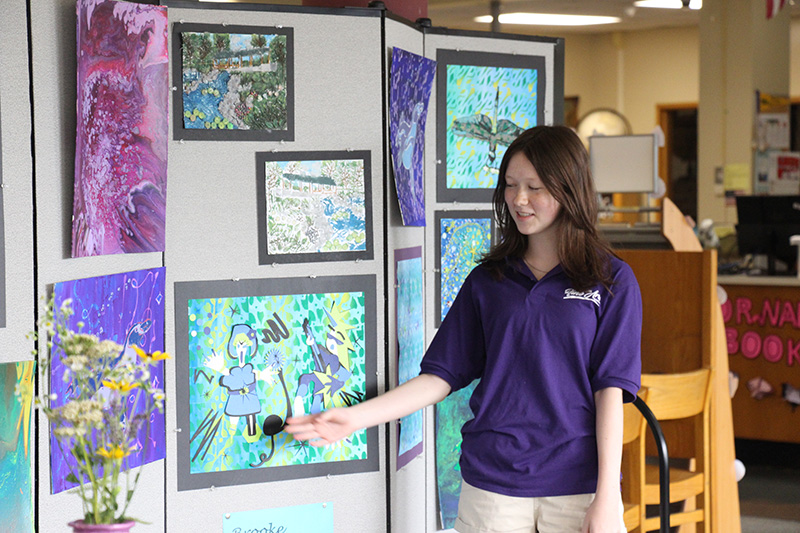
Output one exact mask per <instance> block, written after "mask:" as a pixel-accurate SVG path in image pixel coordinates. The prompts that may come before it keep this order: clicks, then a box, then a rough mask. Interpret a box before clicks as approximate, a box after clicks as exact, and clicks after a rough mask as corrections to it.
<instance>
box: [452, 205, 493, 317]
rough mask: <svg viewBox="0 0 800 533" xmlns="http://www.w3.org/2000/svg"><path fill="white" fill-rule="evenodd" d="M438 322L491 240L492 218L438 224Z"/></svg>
mask: <svg viewBox="0 0 800 533" xmlns="http://www.w3.org/2000/svg"><path fill="white" fill-rule="evenodd" d="M439 238H440V239H441V240H440V243H441V244H440V248H439V249H440V250H441V252H440V253H441V258H440V261H441V263H440V267H439V269H440V271H439V276H440V287H441V302H442V303H441V308H440V310H441V320H444V317H445V316H447V312H448V311H449V310H450V307H451V306H452V305H453V302H454V301H455V299H456V296H457V295H458V291H459V290H461V285H463V284H464V280H465V279H467V275H468V274H469V273H470V272H472V269H473V268H475V265H477V264H478V261H480V259H481V257H483V255H484V254H486V252H488V251H489V247H490V246H491V241H492V219H491V218H447V217H442V218H441V220H440V222H439Z"/></svg>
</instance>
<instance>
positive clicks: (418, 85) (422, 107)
mask: <svg viewBox="0 0 800 533" xmlns="http://www.w3.org/2000/svg"><path fill="white" fill-rule="evenodd" d="M435 74H436V61H433V60H431V59H428V58H425V57H422V56H420V55H417V54H412V53H411V52H406V51H405V50H403V49H401V48H397V47H395V48H393V49H392V71H391V80H390V86H391V90H390V94H389V139H390V143H391V152H392V169H393V170H394V184H395V188H396V190H397V200H398V203H399V204H400V216H401V217H402V219H403V225H405V226H424V225H425V184H424V182H423V179H422V177H423V176H422V151H423V148H424V146H425V124H426V122H427V120H428V101H429V100H430V96H431V89H432V88H433V79H434V75H435Z"/></svg>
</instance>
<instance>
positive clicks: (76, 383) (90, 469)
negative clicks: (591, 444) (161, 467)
mask: <svg viewBox="0 0 800 533" xmlns="http://www.w3.org/2000/svg"><path fill="white" fill-rule="evenodd" d="M71 315H72V308H71V301H70V300H65V301H64V303H63V304H62V305H61V306H60V308H58V309H54V304H53V300H51V301H50V303H49V304H48V305H47V307H46V309H45V313H44V318H43V320H42V322H41V324H40V326H41V330H42V331H43V332H45V333H46V334H47V343H46V345H47V350H46V351H44V353H41V354H40V358H39V368H40V372H42V376H44V379H43V380H42V381H43V383H44V385H43V388H44V390H45V392H44V394H42V395H41V396H40V397H39V398H37V399H36V402H35V405H36V406H37V407H38V408H40V409H41V410H42V411H43V412H44V414H45V415H47V418H48V419H49V420H50V424H51V430H52V433H53V436H54V437H55V440H56V441H57V442H58V446H59V449H60V453H61V454H63V455H64V456H65V462H67V464H69V465H70V468H69V474H68V475H67V481H68V482H70V483H72V484H77V486H76V487H75V488H74V489H72V490H73V491H74V492H76V493H77V494H78V495H79V496H80V498H81V501H82V502H83V520H82V521H79V522H80V524H78V525H81V527H82V524H121V523H130V525H133V523H134V521H135V520H134V519H132V518H130V517H129V516H127V510H128V506H129V504H130V502H131V498H132V497H133V494H134V492H135V491H136V487H137V485H138V482H139V476H140V475H141V470H142V469H141V467H139V468H138V469H135V474H134V473H132V470H133V469H131V468H129V465H128V458H129V457H130V455H131V454H132V453H135V452H136V451H137V448H135V447H134V443H136V442H137V435H138V433H139V431H140V429H142V427H143V424H144V427H145V428H147V429H146V430H145V431H148V432H149V423H148V422H149V420H150V415H151V414H153V413H154V411H155V410H158V411H159V412H162V413H163V408H164V392H163V391H162V390H161V389H158V388H155V387H154V386H153V383H152V380H151V379H150V375H151V370H150V368H151V366H152V365H156V364H159V361H161V360H163V359H166V358H168V357H169V356H168V355H167V354H166V353H161V352H154V353H152V354H148V353H145V352H144V351H143V350H142V349H140V348H139V347H138V346H135V345H134V346H132V348H133V351H135V353H136V356H130V353H129V350H123V347H122V346H120V345H119V344H117V343H115V342H113V341H110V340H100V339H99V338H98V337H96V336H94V335H88V334H85V333H80V332H75V331H72V330H71V329H69V328H68V327H67V326H66V324H67V323H68V319H69V317H70V316H71ZM81 328H82V324H81V323H78V329H81ZM54 362H55V363H58V364H59V365H60V366H62V367H63V381H64V384H65V386H66V387H65V389H62V390H66V391H67V394H66V395H65V396H64V397H63V398H58V397H57V395H56V394H53V393H52V390H51V382H50V375H51V374H50V371H51V368H53V363H54ZM131 394H135V395H136V397H135V400H136V401H135V402H132V403H142V402H139V400H140V399H141V398H143V399H144V402H143V405H144V410H143V411H142V410H137V411H132V410H131V409H129V407H128V405H127V404H128V401H130V400H129V398H130V396H131ZM148 436H149V434H148ZM149 440H150V439H149V438H145V439H144V441H143V442H144V443H145V444H144V446H145V447H146V446H147V443H148V441H149ZM67 456H72V458H73V459H74V460H70V461H66V459H67ZM123 471H124V472H125V474H124V476H120V474H121V473H122V472H123ZM121 477H124V483H123V482H122V481H123V480H122V479H120V478H121ZM123 491H124V492H123ZM76 524H77V523H75V522H73V523H72V524H70V525H73V527H74V528H75V530H76V531H79V530H81V529H79V528H78V525H76ZM129 527H130V526H129Z"/></svg>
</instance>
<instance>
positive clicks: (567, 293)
mask: <svg viewBox="0 0 800 533" xmlns="http://www.w3.org/2000/svg"><path fill="white" fill-rule="evenodd" d="M564 299H565V300H586V301H588V302H592V303H593V304H594V305H596V306H597V307H600V291H599V290H594V291H586V292H578V291H576V290H575V289H565V290H564Z"/></svg>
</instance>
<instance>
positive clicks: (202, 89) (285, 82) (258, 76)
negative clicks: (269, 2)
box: [176, 25, 292, 138]
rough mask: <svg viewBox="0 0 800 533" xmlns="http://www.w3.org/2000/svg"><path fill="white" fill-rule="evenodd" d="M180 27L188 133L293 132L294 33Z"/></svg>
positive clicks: (196, 26)
mask: <svg viewBox="0 0 800 533" xmlns="http://www.w3.org/2000/svg"><path fill="white" fill-rule="evenodd" d="M176 26H178V28H177V29H176V31H177V32H178V33H179V34H180V44H181V69H182V70H181V72H180V74H181V80H182V105H181V109H182V114H183V124H182V126H183V128H184V129H186V130H209V131H210V130H223V131H227V130H253V131H261V132H267V133H270V132H274V133H277V134H279V135H280V133H281V132H284V133H286V132H288V131H289V126H290V120H291V117H290V107H291V104H292V102H291V100H292V98H291V95H292V91H291V89H292V87H291V83H292V76H291V72H292V70H291V61H292V58H291V50H292V47H291V36H292V30H291V29H290V28H255V27H243V26H229V27H223V26H199V25H183V26H181V25H176ZM192 28H194V29H198V30H205V31H185V30H187V29H192ZM276 138H287V137H286V136H285V135H284V136H282V137H276Z"/></svg>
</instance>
